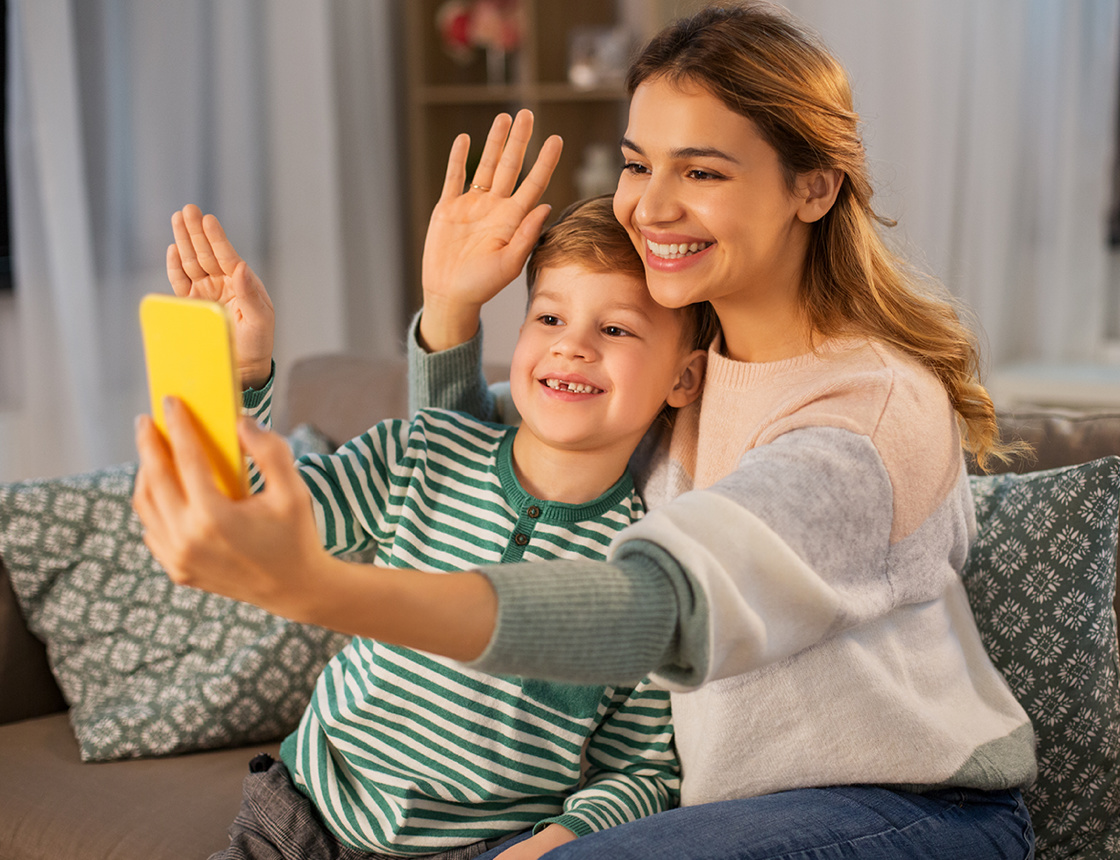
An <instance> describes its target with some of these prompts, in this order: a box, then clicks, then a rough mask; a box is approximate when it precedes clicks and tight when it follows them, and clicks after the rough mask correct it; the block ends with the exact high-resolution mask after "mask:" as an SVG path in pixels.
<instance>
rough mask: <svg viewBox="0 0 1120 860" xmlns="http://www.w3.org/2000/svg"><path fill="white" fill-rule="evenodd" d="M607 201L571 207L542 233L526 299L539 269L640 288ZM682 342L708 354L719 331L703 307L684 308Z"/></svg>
mask: <svg viewBox="0 0 1120 860" xmlns="http://www.w3.org/2000/svg"><path fill="white" fill-rule="evenodd" d="M612 196H613V195H610V194H603V195H601V196H599V197H589V198H587V199H586V200H580V201H577V202H576V203H573V204H572V205H571V206H569V207H568V208H567V209H565V210H564V211H563V212H561V213H560V217H559V218H557V219H556V221H554V222H553V223H552V224H551V225H550V226H549V227H548V229H547V230H545V231H544V232H543V233H541V236H540V238H539V239H538V240H537V244H536V245H535V246H534V247H533V252H532V253H531V254H530V255H529V262H528V264H527V265H526V268H525V279H526V281H527V282H528V284H529V297H530V299H532V296H533V288H534V287H535V286H536V283H537V278H538V277H539V276H540V273H541V271H542V270H543V269H556V268H560V267H561V266H579V267H580V268H583V269H586V270H587V271H589V272H595V273H598V274H623V275H633V276H634V277H635V278H638V279H639V280H640V281H641V282H642V283H643V284H644V283H645V282H646V270H645V266H644V265H643V264H642V258H641V257H640V256H639V255H638V252H637V250H636V249H635V248H634V243H633V242H632V241H631V240H630V235H629V234H628V233H627V232H626V228H624V227H623V226H622V225H621V224H620V223H618V219H617V218H616V217H615V215H614V209H613V207H612V202H611V201H612ZM682 311H684V312H685V313H686V316H685V318H684V319H685V327H684V331H683V336H684V338H685V341H686V343H685V345H686V346H688V348H689V349H707V348H708V345H709V344H710V343H711V342H712V339H713V338H714V337H715V335H716V332H717V331H718V325H719V322H718V320H717V319H716V315H715V311H713V310H712V306H711V305H710V304H708V303H707V302H697V303H696V304H693V305H689V306H688V307H686V308H683V309H682Z"/></svg>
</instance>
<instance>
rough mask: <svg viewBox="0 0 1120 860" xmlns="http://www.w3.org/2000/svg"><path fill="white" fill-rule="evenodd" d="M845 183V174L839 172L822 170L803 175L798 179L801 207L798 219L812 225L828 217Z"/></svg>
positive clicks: (798, 211)
mask: <svg viewBox="0 0 1120 860" xmlns="http://www.w3.org/2000/svg"><path fill="white" fill-rule="evenodd" d="M843 182H844V174H843V173H842V172H841V171H839V170H833V169H827V170H823V169H822V170H810V171H809V172H808V173H802V174H801V176H799V177H798V190H799V191H800V196H801V205H800V206H798V207H797V217H798V218H799V219H800V220H801V221H804V222H805V223H806V224H812V223H813V222H814V221H819V220H820V219H821V218H823V217H824V216H825V215H827V214H828V210H829V209H831V208H832V204H833V203H835V202H836V195H837V194H839V193H840V186H841V185H842V184H843Z"/></svg>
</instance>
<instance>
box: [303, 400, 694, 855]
mask: <svg viewBox="0 0 1120 860" xmlns="http://www.w3.org/2000/svg"><path fill="white" fill-rule="evenodd" d="M514 433H515V431H514V430H513V429H512V428H509V427H505V426H500V425H493V424H485V423H482V422H479V421H477V420H475V419H473V418H469V417H467V416H464V415H460V414H457V413H452V412H444V411H439V410H425V411H423V412H421V413H419V414H418V415H417V417H416V418H415V419H414V420H413V421H411V422H409V421H400V420H395V421H386V422H382V423H380V424H378V425H376V426H375V427H373V428H371V429H370V430H369V431H367V433H365V434H363V435H362V436H359V437H357V438H356V439H353V440H352V441H350V442H349V443H347V444H346V445H345V446H343V447H342V448H341V449H339V450H338V451H337V452H336V453H334V454H332V455H329V456H318V455H313V456H308V457H304V458H302V459H300V460H299V461H298V467H299V469H300V472H301V474H302V476H303V478H304V480H305V482H306V484H307V486H308V487H309V488H310V491H311V495H312V498H313V501H314V508H315V516H316V520H317V523H318V526H319V530H320V535H321V537H322V540H323V544H324V546H326V547H327V548H328V549H329V550H330V551H331V552H334V553H338V554H342V553H347V552H353V551H365V552H367V553H372V554H373V555H374V557H375V559H376V563H377V564H380V565H386V566H393V567H410V568H417V569H421V570H433V571H438V570H462V569H469V568H472V567H474V566H476V565H488V564H496V563H500V562H516V561H540V560H548V559H595V560H601V559H603V558H604V557H605V554H606V550H607V546H608V544H609V543H610V541H611V539H612V538H613V536H614V535H615V534H617V533H618V532H619V531H620V530H621V529H623V528H624V527H625V526H627V525H628V524H630V523H632V522H634V521H635V520H636V519H638V518H639V517H641V515H642V512H643V508H642V503H641V500H640V498H639V497H638V495H637V493H636V492H635V490H634V487H633V484H632V482H631V480H630V477H629V474H627V475H624V476H623V477H622V478H621V479H620V480H619V481H618V482H617V483H616V484H615V486H613V487H612V488H611V489H610V490H608V491H607V492H606V493H605V494H603V495H602V496H601V497H599V498H598V499H596V500H594V501H592V502H588V503H587V504H583V505H570V504H563V503H559V502H550V501H548V500H545V499H537V498H534V497H533V496H531V495H529V494H528V493H526V492H525V490H524V489H523V488H522V487H521V485H520V483H519V482H518V481H517V478H516V476H515V474H514V470H513V464H512V458H511V451H512V443H513V437H514ZM281 756H282V758H283V760H284V763H285V764H286V765H287V766H288V769H289V771H290V772H291V773H292V775H293V779H294V781H295V783H296V785H297V786H298V787H299V788H300V790H302V791H303V792H305V793H306V794H307V795H308V796H309V797H310V798H311V799H312V801H313V802H314V803H315V805H316V806H317V808H318V809H319V812H320V813H321V815H322V817H323V820H324V821H325V822H326V825H327V826H328V828H329V829H330V830H331V831H332V832H333V833H334V834H335V835H336V836H338V837H339V838H340V839H341V840H342V841H343V842H345V843H346V844H348V845H351V846H353V847H354V848H357V849H359V850H362V851H377V852H382V853H386V854H394V855H401V856H415V855H423V854H430V853H435V852H438V851H444V850H447V849H449V848H452V847H455V846H459V845H464V844H469V843H471V842H475V841H478V840H483V839H494V838H497V837H500V836H504V835H507V834H512V833H516V832H520V831H522V830H525V829H528V828H532V827H535V826H541V825H543V824H545V823H549V822H556V823H559V824H561V825H563V826H565V827H567V828H569V829H570V830H572V831H573V832H574V833H576V835H577V836H578V835H584V834H586V833H589V832H592V831H595V830H600V829H603V828H605V827H610V826H612V825H615V824H619V823H622V822H624V821H630V820H633V819H635V818H639V817H641V816H644V815H649V814H651V813H654V812H658V811H661V810H664V809H667V808H669V807H670V806H671V805H674V804H675V803H676V799H677V796H678V789H679V776H678V764H677V760H676V754H675V750H674V746H673V733H672V727H671V724H670V722H669V701H668V696H667V694H666V693H664V692H662V691H660V690H654V689H652V688H651V687H650V685H649V683H648V682H642V683H641V684H639V685H638V686H637V687H602V686H579V685H573V684H560V683H550V682H542V681H535V680H530V679H524V678H517V677H500V676H495V675H490V674H486V673H483V672H479V671H475V670H473V669H470V668H467V667H464V666H462V665H461V664H458V663H455V662H453V661H450V660H445V659H442V658H438V657H434V656H432V655H428V654H424V653H421V652H418V651H413V650H410V649H407V648H398V647H394V646H389V645H384V644H382V643H379V642H376V641H373V640H370V639H362V638H355V639H354V640H353V641H352V642H351V644H350V645H349V646H347V648H346V649H344V650H343V651H342V653H340V654H339V655H338V656H337V657H335V659H334V660H332V661H331V663H330V664H329V665H328V666H327V667H326V669H325V670H324V671H323V674H322V675H321V676H320V678H319V681H318V684H317V686H316V689H315V692H314V695H313V698H312V701H311V704H310V706H309V707H308V709H307V711H306V712H305V714H304V717H303V720H302V721H301V723H300V726H299V728H298V729H297V730H296V731H295V732H294V733H293V734H292V735H291V736H290V737H288V739H287V740H286V741H285V742H284V744H283V748H282V751H281Z"/></svg>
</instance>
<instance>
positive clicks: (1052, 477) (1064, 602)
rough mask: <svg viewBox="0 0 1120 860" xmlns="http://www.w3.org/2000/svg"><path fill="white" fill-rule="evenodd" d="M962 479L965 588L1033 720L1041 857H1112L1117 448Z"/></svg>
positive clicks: (1030, 800)
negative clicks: (968, 521) (968, 511)
mask: <svg viewBox="0 0 1120 860" xmlns="http://www.w3.org/2000/svg"><path fill="white" fill-rule="evenodd" d="M970 480H971V482H972V491H973V496H974V498H975V500H976V518H977V524H978V526H979V530H980V533H979V536H978V539H977V542H976V544H975V545H974V547H973V549H972V553H971V555H970V557H969V560H968V566H967V569H966V571H965V587H966V588H967V590H968V594H969V598H970V600H971V602H972V608H973V611H974V612H975V614H976V620H977V624H978V626H979V628H980V634H981V636H982V637H983V639H984V643H985V645H986V646H987V648H988V651H989V653H990V654H991V657H992V660H993V661H994V662H995V664H996V665H997V666H998V667H999V669H1000V671H1002V672H1003V674H1004V676H1005V677H1006V678H1007V681H1008V683H1009V684H1010V685H1011V688H1012V689H1013V690H1014V691H1015V694H1016V696H1018V698H1019V701H1020V702H1022V704H1023V707H1024V708H1025V709H1026V710H1027V713H1028V714H1029V715H1030V717H1031V720H1032V721H1033V723H1034V729H1035V734H1036V736H1037V738H1038V763H1039V776H1038V781H1037V782H1036V783H1035V785H1034V786H1033V787H1032V788H1031V789H1030V791H1029V792H1027V794H1026V800H1027V805H1028V806H1029V808H1030V810H1031V817H1032V819H1033V821H1034V828H1035V833H1036V835H1037V839H1038V844H1037V852H1038V857H1039V858H1058V857H1070V856H1074V855H1076V856H1077V857H1079V858H1097V857H1100V858H1105V857H1116V856H1118V855H1117V853H1116V852H1115V851H1114V850H1112V849H1114V848H1115V847H1116V844H1115V843H1116V839H1117V834H1115V833H1112V834H1110V833H1109V832H1107V831H1109V830H1110V829H1111V828H1112V827H1113V824H1114V822H1115V820H1116V819H1117V817H1120V686H1118V684H1120V682H1118V669H1117V643H1116V621H1115V616H1114V613H1113V609H1112V599H1113V593H1114V590H1115V586H1116V541H1117V517H1118V513H1120V510H1118V509H1120V458H1117V457H1106V458H1104V459H1101V460H1095V461H1094V462H1092V463H1087V464H1084V465H1080V466H1069V467H1065V468H1060V469H1051V470H1048V471H1045V472H1033V473H1029V474H1024V475H1014V474H1009V475H988V476H983V477H973V478H971V479H970ZM1109 845H1111V846H1112V848H1109Z"/></svg>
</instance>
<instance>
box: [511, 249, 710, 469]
mask: <svg viewBox="0 0 1120 860" xmlns="http://www.w3.org/2000/svg"><path fill="white" fill-rule="evenodd" d="M685 320H686V317H685V312H684V311H680V310H672V309H669V308H665V307H662V306H661V305H659V304H657V302H655V301H654V300H653V299H652V298H651V297H650V295H649V291H648V290H647V289H646V286H645V282H644V280H643V279H642V278H640V277H635V276H634V275H629V274H619V273H615V274H601V273H598V272H590V271H588V270H586V269H584V268H582V267H580V266H577V265H570V266H561V267H559V268H547V269H543V270H542V271H541V273H540V275H539V276H538V278H537V283H536V287H535V289H534V291H533V296H532V299H531V301H530V303H529V310H528V312H527V313H526V316H525V322H524V324H523V325H522V326H521V332H520V335H519V336H518V339H517V346H516V347H515V349H514V353H513V361H512V363H511V367H510V388H511V393H512V395H513V398H514V402H515V403H516V405H517V408H518V410H519V412H520V413H521V418H522V427H523V428H528V429H530V430H531V431H532V433H533V435H534V437H536V438H537V439H538V440H540V441H541V442H543V443H544V444H546V445H550V446H552V447H557V448H562V449H565V450H581V451H582V450H596V451H601V452H603V453H606V452H607V451H608V450H612V451H614V452H616V453H618V454H619V455H620V456H622V457H624V458H629V456H630V454H631V453H632V452H633V450H634V448H635V447H636V446H637V444H638V442H639V441H641V438H642V436H643V435H644V434H645V432H646V430H647V429H648V428H649V426H650V424H651V423H652V422H653V420H654V418H656V417H657V415H658V413H659V412H660V411H661V408H662V407H663V406H664V404H665V403H666V402H668V403H669V404H670V405H672V406H683V405H685V403H688V402H691V401H692V400H694V399H695V397H696V394H697V393H698V386H696V388H697V390H696V391H691V390H690V391H689V392H688V393H684V389H683V388H682V387H681V385H680V380H681V376H682V373H684V372H685V369H686V368H688V367H689V366H690V364H694V363H695V358H696V355H697V354H699V355H701V356H702V355H703V353H702V352H700V351H693V350H691V349H689V348H688V344H687V343H686V342H685V338H684V327H685ZM701 361H702V359H701ZM701 368H702V365H701Z"/></svg>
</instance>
